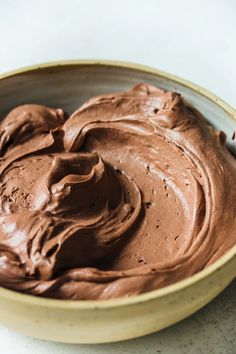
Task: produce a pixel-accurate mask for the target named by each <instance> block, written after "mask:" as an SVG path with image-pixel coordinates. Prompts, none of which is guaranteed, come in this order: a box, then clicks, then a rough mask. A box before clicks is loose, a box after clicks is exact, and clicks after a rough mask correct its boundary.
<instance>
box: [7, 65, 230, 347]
mask: <svg viewBox="0 0 236 354" xmlns="http://www.w3.org/2000/svg"><path fill="white" fill-rule="evenodd" d="M140 82H145V83H148V84H152V85H155V86H157V87H160V88H163V89H165V90H171V91H177V92H179V93H181V94H182V95H183V97H184V98H185V99H186V100H187V101H188V102H190V103H191V104H192V105H193V106H195V107H196V108H197V109H198V110H199V111H200V112H201V113H202V114H203V115H204V116H205V118H206V119H207V120H208V121H209V122H210V123H211V124H212V125H213V126H215V127H216V128H217V129H220V130H223V131H224V132H225V133H226V134H227V135H228V137H229V139H228V140H229V141H228V144H229V147H230V148H231V149H234V146H233V141H231V140H230V139H231V136H232V133H233V131H234V130H236V111H235V110H234V109H233V108H232V107H230V106H229V105H227V104H226V103H225V102H223V101H222V100H221V99H220V98H218V97H216V96H215V95H213V94H211V93H210V92H208V91H207V90H205V89H202V88H201V87H199V86H197V85H195V84H192V83H190V82H187V81H185V80H183V79H180V78H177V77H175V76H173V75H170V74H167V73H163V72H161V71H158V70H155V69H152V68H148V67H144V66H141V65H136V64H131V63H122V62H111V61H94V60H85V61H69V62H57V63H49V64H43V65H39V66H35V67H30V68H25V69H21V70H18V71H15V72H11V73H7V74H5V75H2V76H0V117H1V118H2V117H4V115H5V114H6V113H7V112H8V111H9V110H11V109H12V108H13V107H15V106H17V105H20V104H24V103H38V104H43V105H48V106H51V107H56V108H57V107H61V108H63V109H64V110H65V111H67V112H68V113H69V114H70V113H72V112H73V111H74V110H75V109H76V108H77V107H78V106H80V105H81V104H82V103H83V102H84V101H86V100H87V99H89V98H91V97H92V96H95V95H97V94H102V93H109V92H118V91H124V90H128V89H130V88H131V87H132V86H134V85H135V84H137V83H140ZM235 276H236V245H235V246H234V247H233V248H232V249H231V250H229V251H228V252H227V253H226V254H225V255H224V256H223V257H221V258H220V259H218V260H217V261H216V262H215V263H214V264H212V265H210V266H209V267H208V268H206V269H204V270H202V271H201V272H199V273H197V274H195V275H194V276H192V277H190V278H187V279H185V280H182V281H180V282H178V283H175V284H173V285H170V286H168V287H165V288H162V289H158V290H154V291H151V292H148V293H145V294H141V295H137V296H132V297H130V298H121V299H114V300H100V301H70V300H56V299H46V298H39V297H35V296H31V295H24V294H21V293H17V292H14V291H11V290H7V289H3V288H0V314H1V315H0V323H1V324H3V325H6V326H8V327H11V328H13V329H15V330H17V331H19V332H22V333H25V334H27V335H30V336H33V337H37V338H41V339H45V340H52V341H58V342H68V343H104V342H113V341H119V340H125V339H130V338H135V337H139V336H142V335H145V334H148V333H152V332H155V331H158V330H160V329H162V328H165V327H168V326H170V325H172V324H174V323H176V322H178V321H180V320H182V319H183V318H185V317H187V316H189V315H191V314H192V313H194V312H195V311H197V310H198V309H200V308H201V307H203V306H204V305H206V304H207V303H208V302H209V301H211V300H212V299H213V298H214V297H215V296H216V295H217V294H219V293H220V292H221V291H222V290H223V289H224V288H225V287H226V286H227V285H228V284H229V283H230V282H231V281H232V280H233V279H234V277H235Z"/></svg>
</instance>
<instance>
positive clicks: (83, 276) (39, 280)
mask: <svg viewBox="0 0 236 354" xmlns="http://www.w3.org/2000/svg"><path fill="white" fill-rule="evenodd" d="M225 141H226V137H225V134H224V133H223V132H218V131H216V130H215V129H213V128H211V127H210V126H209V125H208V124H207V122H206V121H205V120H204V118H203V117H202V116H201V114H200V113H199V112H198V111H196V110H195V109H194V108H193V107H191V106H190V105H188V104H187V103H185V102H184V101H183V99H182V98H181V96H180V95H179V94H177V93H175V92H165V91H163V90H160V89H158V88H155V87H153V86H150V85H146V84H139V85H137V86H135V87H134V88H133V89H132V90H130V91H128V92H123V93H115V94H107V95H102V96H97V97H95V98H92V99H90V100H89V101H88V102H86V103H85V104H84V105H82V106H81V107H80V108H79V109H78V110H77V111H75V112H74V113H73V114H72V115H71V116H70V117H69V118H68V116H67V114H65V113H64V112H63V110H62V109H52V108H48V107H43V106H40V105H23V106H20V107H17V108H15V109H13V110H12V111H11V112H10V113H9V114H8V115H7V116H6V117H5V119H3V120H2V122H1V124H0V285H1V286H3V287H6V288H9V289H13V290H17V291H21V292H24V293H29V294H33V295H38V296H44V297H53V298H62V299H82V300H83V299H90V300H91V299H110V298H117V297H122V296H123V297H125V296H131V295H135V294H140V293H143V292H146V291H150V290H153V289H157V288H160V287H163V286H166V285H169V284H171V283H174V282H177V281H178V280H181V279H183V278H186V277H188V276H191V275H193V274H195V273H196V272H198V271H200V270H202V269H203V268H205V267H207V266H208V265H209V264H211V263H212V262H214V261H215V260H216V259H217V258H219V257H220V256H221V255H223V254H224V253H225V252H226V251H227V250H228V249H229V248H231V247H232V246H233V245H234V244H235V243H236V234H235V228H236V203H235V201H236V184H235V180H236V162H235V159H234V157H233V156H232V155H231V154H230V153H229V152H228V150H227V148H226V147H225Z"/></svg>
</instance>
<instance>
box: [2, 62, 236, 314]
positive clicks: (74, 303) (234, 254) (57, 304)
mask: <svg viewBox="0 0 236 354" xmlns="http://www.w3.org/2000/svg"><path fill="white" fill-rule="evenodd" d="M68 66H71V67H72V66H104V67H106V66H107V67H115V68H125V69H130V70H133V71H140V72H143V73H149V74H154V75H157V76H160V77H162V78H165V79H169V80H171V81H174V82H176V83H178V84H181V85H183V86H185V87H187V88H190V89H191V90H193V91H195V92H197V93H199V94H200V95H202V96H204V97H205V98H207V99H209V100H211V101H213V102H214V103H216V104H217V105H218V106H220V107H221V108H222V109H223V110H224V111H226V112H227V113H228V114H229V115H230V116H231V117H232V118H233V119H234V120H235V121H236V110H235V109H234V108H233V107H231V106H230V105H229V104H227V103H226V102H225V101H223V100H222V99H221V98H219V97H218V96H216V95H214V94H213V93H211V92H210V91H208V90H206V89H204V88H202V87H201V86H199V85H196V84H194V83H192V82H190V81H188V80H185V79H182V78H179V77H177V76H175V75H172V74H169V73H166V72H164V71H161V70H158V69H154V68H151V67H148V66H145V65H141V64H135V63H131V62H124V61H114V60H96V59H94V60H90V59H89V60H87V59H84V60H63V61H55V62H54V61H53V62H48V63H43V64H38V65H33V66H27V67H24V68H22V69H18V70H13V71H10V72H7V73H5V74H1V75H0V80H4V79H7V78H9V77H12V76H18V75H21V74H24V73H30V72H32V71H40V70H42V69H47V68H49V69H50V68H55V67H61V68H62V69H63V67H68ZM235 258H236V245H234V246H233V247H232V248H231V249H230V250H229V251H227V252H226V254H224V255H223V256H222V257H220V258H219V259H218V260H216V261H215V262H214V263H213V264H211V265H210V266H208V267H207V268H205V269H203V270H202V271H200V272H198V273H196V274H194V275H193V276H191V277H188V278H186V279H183V280H181V281H179V282H177V283H174V284H171V285H169V286H166V287H163V288H161V289H157V290H152V291H149V292H146V293H143V294H139V295H133V296H130V297H126V298H117V299H110V300H64V299H51V298H44V297H37V296H34V295H28V294H23V293H20V292H16V291H13V290H9V289H5V288H2V287H0V298H1V297H2V298H7V299H10V300H14V301H17V302H21V303H24V304H29V303H31V304H32V305H36V306H42V307H52V308H61V309H68V310H69V309H71V310H73V309H74V310H75V309H80V310H90V309H91V310H92V309H97V310H99V309H101V310H102V309H105V308H116V307H120V306H129V305H136V304H138V303H143V302H148V301H152V300H155V299H157V298H161V297H164V296H166V295H171V294H172V293H176V292H178V291H180V290H183V289H185V288H188V287H190V286H191V285H192V284H194V283H197V282H200V281H201V280H202V279H204V278H207V277H209V276H210V275H212V274H213V273H215V272H218V271H219V270H220V269H221V268H222V267H223V266H224V265H226V264H227V263H229V262H230V261H234V260H235ZM235 275H236V274H235Z"/></svg>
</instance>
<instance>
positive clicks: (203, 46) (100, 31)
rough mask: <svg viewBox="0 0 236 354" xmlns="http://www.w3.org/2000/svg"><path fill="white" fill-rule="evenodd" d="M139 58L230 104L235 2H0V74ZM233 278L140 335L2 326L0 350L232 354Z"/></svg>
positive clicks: (235, 94) (235, 79)
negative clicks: (45, 333)
mask: <svg viewBox="0 0 236 354" xmlns="http://www.w3.org/2000/svg"><path fill="white" fill-rule="evenodd" d="M78 58H83V59H84V58H90V59H91V58H99V59H116V60H126V61H132V62H138V63H141V64H146V65H150V66H153V67H156V68H159V69H162V70H165V71H169V72H171V73H173V74H175V75H178V76H181V77H184V78H186V79H188V80H190V81H193V82H195V83H197V84H199V85H201V86H204V87H205V88H207V89H209V90H211V91H213V92H214V93H215V94H216V95H218V96H220V97H221V98H223V99H224V100H226V101H227V102H228V103H230V104H231V105H233V106H235V104H236V70H235V65H236V1H234V0H215V1H214V0H198V1H191V0H188V1H187V0H178V1H175V0H166V1H164V0H162V1H161V0H77V1H76V0H65V1H60V0H57V1H56V0H48V1H46V0H44V1H36V0H31V1H29V0H25V1H24V0H21V1H20V0H15V1H13V0H7V1H4V0H0V74H1V73H3V72H6V71H8V70H12V69H15V68H20V67H22V66H27V65H32V64H36V63H42V62H45V61H51V60H61V59H78ZM235 293H236V283H235V282H234V283H233V284H232V285H231V286H230V287H229V288H228V289H226V291H225V292H224V293H223V295H221V296H220V297H219V298H218V299H216V300H215V301H214V302H213V303H211V304H210V305H208V306H207V307H206V308H205V309H203V310H201V311H200V312H198V313H197V314H196V315H194V316H192V317H191V318H189V319H187V320H185V321H183V322H181V323H180V324H177V325H175V326H173V327H171V328H169V329H166V330H164V331H162V332H160V333H157V334H154V335H151V336H147V337H145V338H140V339H138V340H133V341H128V342H125V343H117V344H113V345H99V346H70V345H61V344H53V343H47V342H41V341H38V340H34V339H31V338H27V337H25V336H22V335H18V334H15V333H13V332H12V331H9V330H7V329H5V328H1V327H0V353H1V354H2V353H4V354H5V353H6V354H8V353H9V354H12V353H15V354H28V353H30V354H31V353H36V354H38V353H39V354H46V353H51V354H54V353H58V354H61V353H63V354H64V353H68V354H70V353H73V354H74V353H145V352H146V353H164V354H165V353H166V354H167V353H170V354H172V353H191V354H195V353H196V354H197V353H213V354H219V353H223V354H225V353H226V354H235V353H236V349H235V348H236V299H235Z"/></svg>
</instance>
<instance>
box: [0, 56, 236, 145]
mask: <svg viewBox="0 0 236 354" xmlns="http://www.w3.org/2000/svg"><path fill="white" fill-rule="evenodd" d="M175 79H176V78H173V77H172V76H171V75H166V74H163V73H161V72H159V71H156V70H151V69H150V70H148V69H147V68H145V67H143V68H142V67H136V66H132V65H131V64H130V65H129V66H127V67H122V66H121V65H119V64H117V63H116V64H114V63H113V64H112V63H108V62H105V63H103V65H101V63H91V62H87V63H86V62H81V63H70V64H68V63H65V64H64V65H59V64H58V65H54V66H52V65H50V66H44V67H39V68H33V69H30V70H27V71H23V72H19V73H18V74H17V75H10V76H6V77H5V78H3V79H2V80H0V119H2V118H3V117H4V115H5V114H6V113H7V112H8V111H9V110H11V109H12V108H13V107H15V106H17V105H20V104H24V103H39V104H44V105H48V106H52V107H61V108H63V109H64V110H66V111H67V112H68V113H72V112H73V111H74V110H75V109H76V108H78V107H79V106H80V105H81V104H82V103H83V102H84V101H86V100H87V99H89V98H90V97H92V96H94V95H97V94H101V93H109V92H117V91H123V90H128V89H130V88H131V87H132V86H133V85H135V84H137V83H140V82H146V83H149V84H152V85H156V86H158V87H160V88H163V89H165V90H174V91H177V92H179V93H181V94H182V95H183V97H185V98H186V99H187V100H188V101H189V102H190V103H191V104H193V105H194V106H195V107H196V108H197V109H198V110H199V111H200V112H201V113H202V114H203V115H204V116H205V117H206V119H207V120H208V121H209V122H210V123H211V124H212V125H214V126H215V127H216V128H218V129H220V130H223V131H224V132H225V133H226V134H227V136H228V144H229V145H231V147H232V148H233V142H232V134H233V131H234V130H235V120H234V119H233V118H232V114H235V112H231V114H230V113H229V112H227V111H226V110H225V109H223V108H222V107H220V106H219V105H218V104H217V98H215V97H213V95H212V97H213V100H212V99H211V98H209V97H206V96H205V95H204V94H203V93H202V92H203V91H204V90H202V89H200V88H198V87H196V86H194V85H192V87H191V84H190V86H188V85H186V83H185V82H184V80H179V81H178V79H176V80H177V81H176V80H175Z"/></svg>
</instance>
